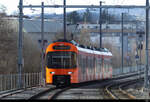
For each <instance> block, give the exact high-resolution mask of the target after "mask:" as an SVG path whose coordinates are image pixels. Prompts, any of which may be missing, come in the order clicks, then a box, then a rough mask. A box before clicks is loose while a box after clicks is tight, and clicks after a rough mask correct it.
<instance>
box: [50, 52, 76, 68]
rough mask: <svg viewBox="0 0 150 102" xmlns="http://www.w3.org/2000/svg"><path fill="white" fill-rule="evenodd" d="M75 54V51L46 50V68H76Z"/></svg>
mask: <svg viewBox="0 0 150 102" xmlns="http://www.w3.org/2000/svg"><path fill="white" fill-rule="evenodd" d="M76 60H77V56H76V53H75V52H61V51H57V52H48V54H47V67H48V68H76V62H77V61H76Z"/></svg>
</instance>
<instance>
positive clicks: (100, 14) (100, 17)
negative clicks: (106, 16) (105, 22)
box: [99, 1, 102, 48]
mask: <svg viewBox="0 0 150 102" xmlns="http://www.w3.org/2000/svg"><path fill="white" fill-rule="evenodd" d="M101 6H102V1H100V9H99V36H100V48H102V8H101Z"/></svg>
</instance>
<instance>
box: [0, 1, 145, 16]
mask: <svg viewBox="0 0 150 102" xmlns="http://www.w3.org/2000/svg"><path fill="white" fill-rule="evenodd" d="M99 1H100V0H66V4H67V5H92V4H93V5H99ZM101 1H104V2H105V3H103V5H145V2H146V0H101ZM41 2H44V4H48V5H54V4H58V5H62V4H63V0H23V3H24V5H29V4H32V5H40V4H41ZM0 4H1V5H4V6H5V7H6V8H7V11H6V12H7V13H8V14H11V13H14V12H17V11H18V8H17V6H18V4H19V0H0ZM72 10H74V9H67V11H72ZM45 11H46V12H49V13H62V11H63V9H58V8H49V9H46V10H45ZM33 13H40V9H36V10H31V9H24V14H33Z"/></svg>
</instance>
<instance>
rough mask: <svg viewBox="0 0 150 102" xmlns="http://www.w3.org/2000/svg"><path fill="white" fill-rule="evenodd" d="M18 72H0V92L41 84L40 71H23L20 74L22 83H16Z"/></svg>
mask: <svg viewBox="0 0 150 102" xmlns="http://www.w3.org/2000/svg"><path fill="white" fill-rule="evenodd" d="M18 78H19V74H2V75H0V92H3V91H8V90H9V91H10V90H18V89H26V88H29V87H35V86H39V85H41V72H40V73H24V74H22V76H21V79H22V85H21V87H20V85H18Z"/></svg>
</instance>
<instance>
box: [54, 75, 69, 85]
mask: <svg viewBox="0 0 150 102" xmlns="http://www.w3.org/2000/svg"><path fill="white" fill-rule="evenodd" d="M58 84H61V85H69V84H70V75H53V85H58Z"/></svg>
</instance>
